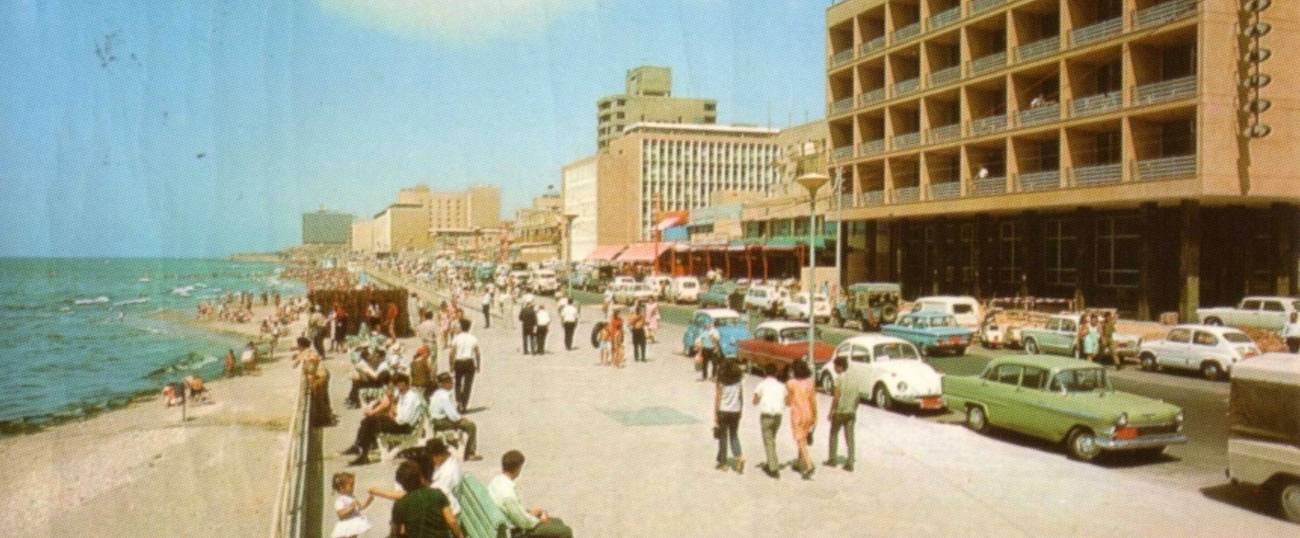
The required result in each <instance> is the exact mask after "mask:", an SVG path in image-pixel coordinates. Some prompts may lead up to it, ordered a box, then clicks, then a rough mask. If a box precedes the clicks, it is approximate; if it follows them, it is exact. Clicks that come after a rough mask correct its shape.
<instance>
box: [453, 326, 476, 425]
mask: <svg viewBox="0 0 1300 538" xmlns="http://www.w3.org/2000/svg"><path fill="white" fill-rule="evenodd" d="M469 328H470V321H469V320H468V319H466V318H461V319H460V332H459V333H457V334H456V336H455V337H453V338H452V339H451V344H450V345H451V355H450V357H449V358H450V359H451V371H452V373H453V374H454V375H455V376H456V378H455V381H456V405H457V410H459V411H460V412H461V413H464V412H465V410H466V409H469V394H470V391H471V390H473V388H474V375H475V374H477V373H478V371H479V360H480V355H479V348H478V337H477V336H474V335H472V334H470V332H469Z"/></svg>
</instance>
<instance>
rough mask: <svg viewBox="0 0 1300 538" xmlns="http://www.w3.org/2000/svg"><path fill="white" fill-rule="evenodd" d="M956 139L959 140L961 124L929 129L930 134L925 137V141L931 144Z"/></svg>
mask: <svg viewBox="0 0 1300 538" xmlns="http://www.w3.org/2000/svg"><path fill="white" fill-rule="evenodd" d="M958 138H961V124H960V123H954V124H952V125H944V126H942V127H935V128H933V129H930V134H929V135H928V136H927V138H926V140H929V141H930V143H931V144H942V143H944V142H947V141H949V140H956V139H958Z"/></svg>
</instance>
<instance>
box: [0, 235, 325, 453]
mask: <svg viewBox="0 0 1300 538" xmlns="http://www.w3.org/2000/svg"><path fill="white" fill-rule="evenodd" d="M277 271H278V267H277V266H275V265H273V264H263V263H243V262H231V261H225V260H189V259H48V258H45V259H29V258H22V259H18V258H0V365H2V367H3V369H2V370H0V424H8V425H9V426H13V425H14V424H15V423H17V422H21V423H34V424H39V423H42V422H46V421H49V420H51V419H57V418H61V417H75V416H79V415H82V414H86V413H91V412H95V411H97V410H102V409H105V408H109V407H113V406H117V405H121V404H123V403H125V402H126V401H127V400H128V399H129V398H130V397H131V396H133V395H136V394H140V393H142V392H152V391H155V390H158V388H159V387H160V386H161V385H162V384H163V383H165V382H170V381H175V380H177V379H179V378H180V377H183V376H184V375H186V374H187V373H191V372H196V373H198V374H199V375H202V376H203V377H204V378H205V379H211V378H213V377H216V376H218V375H220V373H221V367H222V366H221V361H220V360H219V358H220V357H221V356H222V355H224V353H225V352H226V350H227V349H232V348H233V349H235V350H236V352H238V351H239V348H240V347H242V342H240V341H239V340H237V339H235V338H233V337H229V336H219V335H212V334H210V333H207V332H206V331H200V330H196V329H193V328H190V327H186V326H184V325H183V324H180V323H177V322H175V321H169V320H175V319H177V317H178V315H184V316H187V317H192V316H194V314H195V312H196V306H197V305H198V303H199V302H200V301H202V300H204V299H209V300H211V299H213V298H214V297H217V296H219V295H221V294H224V293H226V292H237V291H251V292H254V293H260V292H261V291H263V290H266V291H268V292H271V291H274V290H279V291H280V292H281V293H282V294H285V295H291V294H299V293H301V292H302V286H301V284H299V283H297V282H288V281H281V280H280V279H279V278H277V274H278V273H277ZM186 294H188V296H185V295H186ZM79 303H81V304H79ZM169 311H170V312H169ZM4 429H5V430H12V429H13V428H12V427H6V428H4Z"/></svg>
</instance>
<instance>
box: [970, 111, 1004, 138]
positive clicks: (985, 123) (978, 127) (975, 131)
mask: <svg viewBox="0 0 1300 538" xmlns="http://www.w3.org/2000/svg"><path fill="white" fill-rule="evenodd" d="M1006 128H1007V115H1006V114H998V115H997V116H988V117H984V118H980V119H977V120H971V122H970V134H971V136H979V135H985V134H989V133H996V132H998V131H1002V130H1005V129H1006Z"/></svg>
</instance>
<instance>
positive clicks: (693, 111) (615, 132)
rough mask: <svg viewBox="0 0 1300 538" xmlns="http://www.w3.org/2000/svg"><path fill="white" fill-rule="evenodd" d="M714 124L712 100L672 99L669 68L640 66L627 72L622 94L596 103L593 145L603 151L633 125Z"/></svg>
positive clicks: (715, 103) (716, 104) (671, 73)
mask: <svg viewBox="0 0 1300 538" xmlns="http://www.w3.org/2000/svg"><path fill="white" fill-rule="evenodd" d="M717 121H718V102H717V101H716V100H713V99H692V98H683V97H673V71H672V69H671V68H668V67H658V66H650V65H643V66H640V67H637V68H634V69H631V70H629V71H628V72H627V79H626V81H625V93H622V94H618V95H609V96H606V97H603V98H601V99H600V100H599V101H597V102H596V146H597V148H598V149H605V147H606V146H608V145H609V141H610V140H612V139H614V138H616V137H618V136H619V135H621V134H623V129H625V128H626V127H627V126H629V125H632V124H634V123H647V122H649V123H695V124H713V123H717Z"/></svg>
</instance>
